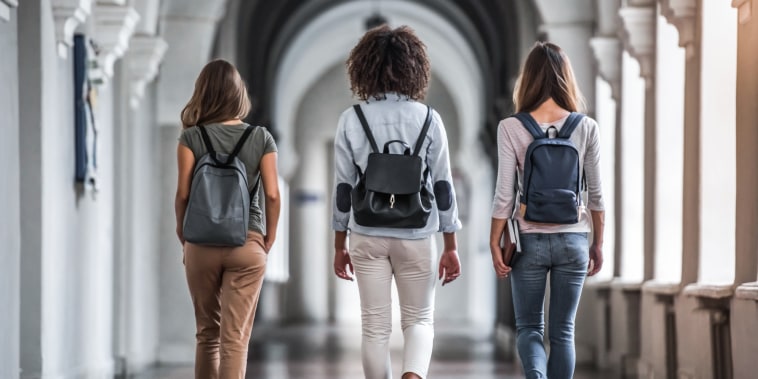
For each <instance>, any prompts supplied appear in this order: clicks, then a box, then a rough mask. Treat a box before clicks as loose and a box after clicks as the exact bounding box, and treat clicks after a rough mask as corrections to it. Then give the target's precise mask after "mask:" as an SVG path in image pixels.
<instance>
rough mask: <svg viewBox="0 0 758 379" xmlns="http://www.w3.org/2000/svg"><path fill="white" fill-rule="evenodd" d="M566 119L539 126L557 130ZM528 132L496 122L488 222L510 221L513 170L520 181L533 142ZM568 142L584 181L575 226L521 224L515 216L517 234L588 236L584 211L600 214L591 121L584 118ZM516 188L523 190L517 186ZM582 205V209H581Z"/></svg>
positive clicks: (594, 127)
mask: <svg viewBox="0 0 758 379" xmlns="http://www.w3.org/2000/svg"><path fill="white" fill-rule="evenodd" d="M565 121H566V118H563V119H561V120H558V121H556V122H552V123H540V127H541V128H542V130H543V131H547V128H548V127H550V126H551V125H553V126H555V127H556V128H557V129H558V130H560V129H561V128H562V127H563V123H564V122H565ZM533 140H534V139H533V137H532V135H531V134H529V131H527V130H526V128H524V126H523V125H521V122H519V121H518V120H517V119H516V118H515V117H510V118H506V119H504V120H502V121H500V124H499V125H498V127H497V150H498V170H497V184H496V186H495V199H494V201H493V204H492V218H497V219H506V218H508V217H511V214H512V212H513V205H514V203H515V202H516V198H515V197H516V196H515V193H514V181H515V179H516V167H518V171H519V178H523V177H524V159H525V156H526V149H527V147H528V146H529V144H530V143H532V141H533ZM571 142H573V143H574V145H575V146H576V148H577V150H578V151H579V164H580V166H582V167H584V174H585V177H586V179H587V200H586V202H585V201H584V200H583V201H582V206H581V207H580V210H579V222H578V223H576V224H571V225H560V224H543V223H536V222H529V221H525V220H524V218H523V216H522V215H521V213H520V212H516V218H517V219H518V221H519V226H520V230H521V233H572V232H579V233H581V232H590V231H591V230H592V218H591V217H590V214H589V211H588V208H589V209H590V210H594V211H602V210H604V209H605V208H604V204H603V193H602V186H601V182H600V136H599V134H598V125H597V122H595V120H593V119H591V118H589V117H585V118H584V119H582V121H581V122H580V123H579V125H577V127H576V129H574V132H573V133H572V134H571ZM519 188H523V187H522V184H521V183H519ZM585 203H586V207H585Z"/></svg>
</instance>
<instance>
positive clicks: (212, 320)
mask: <svg viewBox="0 0 758 379" xmlns="http://www.w3.org/2000/svg"><path fill="white" fill-rule="evenodd" d="M266 258H267V256H266V251H265V249H264V248H263V236H261V235H260V234H259V233H255V232H248V233H247V242H245V245H243V246H239V247H219V246H202V245H195V244H192V243H189V242H187V243H185V244H184V266H185V271H186V273H187V284H188V285H189V291H190V295H191V296H192V304H193V305H194V307H195V322H196V325H197V333H196V339H197V348H196V350H195V378H197V379H218V378H220V379H230V378H239V379H242V378H244V377H245V369H246V368H247V346H248V342H249V340H250V332H251V331H252V329H253V318H254V317H255V310H256V307H257V306H258V296H259V295H260V291H261V285H262V284H263V274H264V272H265V271H266Z"/></svg>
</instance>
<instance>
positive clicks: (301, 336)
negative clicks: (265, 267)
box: [133, 326, 610, 379]
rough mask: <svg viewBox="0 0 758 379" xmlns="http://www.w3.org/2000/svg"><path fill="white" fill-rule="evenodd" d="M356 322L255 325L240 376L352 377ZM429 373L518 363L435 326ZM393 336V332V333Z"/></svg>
mask: <svg viewBox="0 0 758 379" xmlns="http://www.w3.org/2000/svg"><path fill="white" fill-rule="evenodd" d="M359 330H360V329H359V327H358V326H354V327H334V326H300V327H287V328H281V327H265V326H264V327H259V328H256V329H255V331H254V333H253V336H252V341H251V344H250V353H249V360H248V366H247V375H246V378H251V379H252V378H272V379H274V378H276V379H355V378H360V377H362V375H363V372H362V369H361V356H360V332H359ZM436 334H437V338H436V339H435V349H434V354H433V357H432V365H431V368H430V371H429V377H430V378H435V379H496V378H497V379H518V378H523V374H521V372H520V368H518V367H517V365H516V364H515V363H514V362H512V361H511V360H510V359H507V360H506V359H505V356H507V354H506V353H505V352H503V351H502V350H499V349H497V348H496V347H495V344H494V343H493V341H492V338H491V337H490V336H486V335H482V333H481V332H477V331H476V330H472V329H470V328H460V327H458V328H456V327H452V326H438V328H437V331H436ZM394 336H395V337H399V333H395V334H394ZM400 342H401V341H399V340H398V339H394V340H393V341H392V343H393V345H392V363H393V368H394V370H393V377H395V378H399V377H400V359H401V351H400V349H401V348H402V345H401V344H400ZM192 375H193V373H192V366H168V367H159V368H155V369H152V370H150V371H148V372H146V373H144V374H142V375H138V376H137V377H135V378H133V379H184V378H189V377H192ZM608 375H610V373H608V372H605V373H604V372H598V371H595V370H590V369H589V368H587V367H580V368H579V370H578V372H577V373H576V375H575V376H574V378H575V379H604V378H608Z"/></svg>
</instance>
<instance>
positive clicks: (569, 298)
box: [490, 42, 604, 379]
mask: <svg viewBox="0 0 758 379" xmlns="http://www.w3.org/2000/svg"><path fill="white" fill-rule="evenodd" d="M514 103H515V105H516V112H517V115H516V116H517V117H509V118H506V119H504V120H502V121H500V124H499V125H498V129H497V143H498V176H497V186H496V188H495V199H494V205H493V211H492V228H491V233H490V250H491V252H492V261H493V265H494V268H495V272H496V274H497V275H498V276H499V277H501V278H504V277H507V276H508V275H509V274H510V276H511V277H512V278H511V288H512V295H513V306H514V311H515V313H516V333H517V337H516V345H517V350H518V353H519V356H520V358H521V362H522V365H523V368H524V373H525V374H526V377H527V378H530V379H531V378H550V379H562V378H571V377H573V374H574V365H575V346H574V319H575V317H576V310H577V307H578V305H579V297H580V295H581V291H582V286H583V284H584V279H585V277H586V276H587V275H595V274H596V273H597V272H598V271H600V269H601V267H602V265H603V250H602V246H603V219H604V212H603V209H604V208H603V197H602V193H601V183H600V169H599V162H600V157H599V153H600V151H599V150H600V149H599V136H598V126H597V123H596V122H595V121H594V120H592V119H591V118H589V117H582V116H581V115H578V114H576V113H575V112H578V111H580V109H581V103H582V96H581V93H580V91H579V88H578V87H577V84H576V79H575V78H574V74H573V71H572V69H571V64H570V62H569V59H568V57H567V56H566V54H565V53H564V52H563V51H562V50H561V49H560V48H559V47H558V46H556V45H554V44H552V43H543V42H540V43H537V44H536V45H535V46H534V48H533V49H532V50H531V52H530V53H529V55H528V57H527V59H526V62H525V63H524V66H523V68H522V70H521V75H520V77H519V80H518V82H517V85H516V89H515V91H514ZM577 116H578V117H577ZM522 120H523V121H525V122H524V123H522ZM527 124H531V125H532V127H533V128H532V130H534V132H530V131H529V128H530V125H527ZM569 124H572V125H571V126H567V125H569ZM572 127H573V128H574V129H573V132H568V131H569V130H570V129H571V128H572ZM562 128H567V130H566V131H565V132H566V133H564V134H561V133H560V132H561V130H562ZM535 133H537V134H538V133H545V138H556V137H555V135H556V134H557V136H558V137H562V138H563V137H566V135H568V136H569V137H570V138H568V139H569V140H570V142H571V143H572V144H573V146H574V147H575V148H576V150H575V151H576V154H578V162H579V164H578V167H577V166H576V165H574V166H573V168H576V171H577V175H582V176H584V178H585V179H586V186H587V193H588V195H587V199H588V200H587V204H586V205H585V204H584V202H583V201H581V200H579V199H580V198H581V194H577V195H579V196H578V197H577V199H575V202H576V203H578V205H579V206H578V207H577V208H576V212H575V213H574V215H573V216H574V217H576V218H575V219H572V220H569V221H561V223H557V222H556V223H550V222H536V221H534V218H533V217H530V215H529V213H524V212H521V210H526V209H528V207H526V205H525V203H524V202H523V197H524V191H527V189H526V186H528V185H531V184H530V183H523V181H522V182H521V183H518V188H520V189H521V190H520V191H519V193H520V194H521V198H517V197H516V193H515V191H514V181H515V180H516V178H517V175H516V174H517V172H518V178H524V171H525V161H528V160H527V159H526V158H527V149H528V147H529V146H530V144H531V143H532V142H533V140H535V139H536V137H535ZM551 133H552V134H551ZM548 135H549V136H548ZM549 165H550V166H554V167H553V169H555V167H561V168H560V169H559V170H564V168H563V167H564V166H565V165H561V162H558V161H553V162H550V164H549ZM580 168H581V169H580ZM580 182H581V180H579V181H576V180H575V181H574V184H575V186H574V188H577V189H578V187H579V183H580ZM517 202H518V203H517ZM516 204H518V205H516ZM514 206H516V207H517V208H516V210H517V212H515V213H516V219H517V221H518V224H519V226H520V241H521V248H522V251H523V254H521V257H520V259H519V260H518V261H516V262H515V263H513V267H510V266H507V265H506V263H505V262H503V254H502V253H503V251H502V247H501V245H500V241H501V236H502V235H503V232H504V228H505V225H506V219H508V218H509V217H511V215H512V214H513V210H514ZM529 207H534V205H529ZM570 209H571V208H570V207H569V210H570ZM569 213H570V211H569ZM525 214H526V217H525ZM530 218H531V219H532V220H531V221H530ZM590 232H592V241H589V240H588V233H590ZM590 242H591V243H590ZM548 275H549V276H550V307H549V309H550V317H549V320H550V324H549V326H548V335H549V343H550V349H549V351H550V354H549V357H548V354H547V352H546V349H545V347H544V345H543V335H544V324H545V321H544V315H543V304H544V300H545V290H546V283H547V277H548Z"/></svg>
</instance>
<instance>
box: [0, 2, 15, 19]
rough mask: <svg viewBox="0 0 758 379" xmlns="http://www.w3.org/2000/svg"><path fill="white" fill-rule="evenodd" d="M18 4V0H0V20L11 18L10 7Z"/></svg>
mask: <svg viewBox="0 0 758 379" xmlns="http://www.w3.org/2000/svg"><path fill="white" fill-rule="evenodd" d="M17 6H18V0H0V21H8V20H10V19H11V8H15V7H17Z"/></svg>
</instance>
